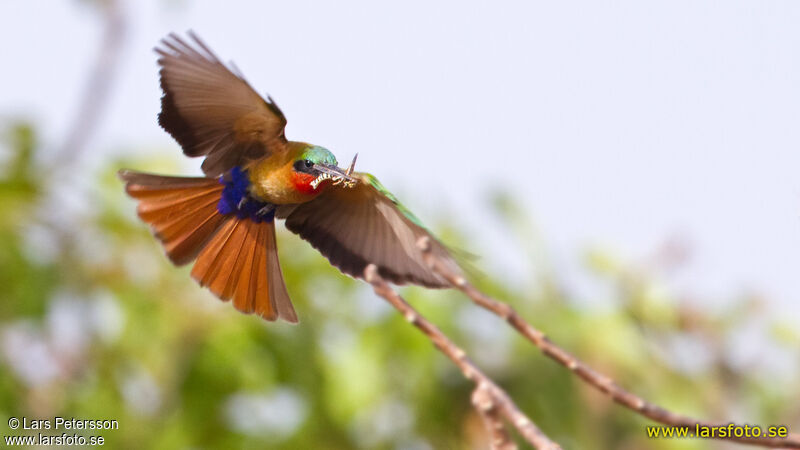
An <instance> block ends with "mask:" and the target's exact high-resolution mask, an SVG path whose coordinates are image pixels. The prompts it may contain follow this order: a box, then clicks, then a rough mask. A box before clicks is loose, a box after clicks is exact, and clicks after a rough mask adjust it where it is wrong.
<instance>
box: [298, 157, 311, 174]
mask: <svg viewBox="0 0 800 450" xmlns="http://www.w3.org/2000/svg"><path fill="white" fill-rule="evenodd" d="M313 167H314V163H313V162H311V160H308V159H298V160H297V161H295V162H294V170H296V171H298V172H305V173H311V169H312V168H313Z"/></svg>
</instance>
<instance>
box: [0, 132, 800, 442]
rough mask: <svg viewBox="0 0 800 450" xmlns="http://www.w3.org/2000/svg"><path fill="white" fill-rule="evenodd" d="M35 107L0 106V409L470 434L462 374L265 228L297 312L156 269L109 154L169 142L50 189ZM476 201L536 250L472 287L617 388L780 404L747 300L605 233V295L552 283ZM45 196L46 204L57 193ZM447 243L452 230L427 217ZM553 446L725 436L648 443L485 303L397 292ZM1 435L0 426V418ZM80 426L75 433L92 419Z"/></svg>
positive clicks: (0, 412)
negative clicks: (291, 320)
mask: <svg viewBox="0 0 800 450" xmlns="http://www.w3.org/2000/svg"><path fill="white" fill-rule="evenodd" d="M39 150H40V145H39V143H38V140H37V134H36V129H35V127H34V126H33V125H32V124H29V123H21V122H8V123H6V124H4V131H3V152H4V155H5V156H6V160H5V163H4V165H3V170H2V172H1V173H0V239H1V240H2V246H0V286H2V294H0V295H1V297H0V298H1V299H2V300H1V301H0V342H2V347H0V348H1V349H2V359H1V360H0V367H2V370H0V416H2V417H0V421H1V422H0V423H3V424H4V425H2V427H5V422H6V421H7V420H8V418H9V417H12V416H13V417H23V416H24V417H27V418H52V417H54V416H63V417H76V418H81V419H84V418H90V419H116V420H118V421H119V423H120V427H119V429H118V430H113V431H105V432H102V433H100V434H102V435H103V436H104V437H105V438H106V448H115V449H116V448H121V449H140V448H157V449H175V448H178V449H190V448H192V449H201V448H202V449H206V448H207V449H227V448H281V449H283V448H285V449H296V448H331V449H345V448H413V449H417V448H419V449H424V448H457V449H461V448H485V446H486V436H485V434H484V431H483V428H482V426H481V422H480V420H479V418H478V417H477V416H476V415H475V413H474V412H473V411H472V409H471V407H470V403H469V395H470V392H471V385H470V383H469V382H467V381H466V380H464V379H463V377H462V376H461V374H460V373H459V372H458V371H457V370H456V369H455V367H454V366H453V365H452V364H450V363H449V361H448V360H446V359H445V358H444V357H443V356H442V355H440V354H439V353H438V352H437V351H436V350H435V349H434V348H433V346H432V345H431V344H430V343H429V342H428V341H427V339H426V338H425V337H424V336H422V335H421V334H420V333H419V332H418V331H417V330H415V329H414V328H413V327H411V326H410V325H409V324H408V323H407V322H406V321H405V320H403V319H402V318H401V317H400V316H399V315H398V314H396V313H395V312H394V311H393V310H391V309H390V308H389V307H388V306H387V305H385V304H383V302H382V300H381V299H380V298H378V297H376V296H375V295H374V294H373V293H372V291H371V289H369V288H368V287H367V286H365V285H364V284H363V283H361V282H358V281H355V280H353V279H350V278H348V277H345V276H343V275H341V274H340V273H338V271H336V270H335V269H333V268H332V267H330V266H329V265H328V264H327V262H326V260H325V259H324V258H322V257H321V256H320V255H318V254H317V253H316V252H315V251H314V250H313V249H311V248H310V246H308V245H307V244H306V243H305V242H303V241H301V240H299V239H298V238H296V237H295V236H294V235H291V234H289V233H287V232H285V231H281V232H280V233H279V236H278V240H279V248H280V253H281V261H282V264H283V268H284V272H285V275H286V281H287V284H288V288H289V291H290V293H291V295H292V297H293V299H294V301H295V304H296V308H297V310H298V312H299V314H300V316H301V323H300V324H299V325H296V326H292V325H288V324H285V323H267V322H264V321H262V320H260V319H258V318H256V317H253V316H246V315H243V314H240V313H238V312H236V311H235V310H234V309H233V308H231V307H229V305H226V304H223V303H221V302H219V301H218V300H216V299H215V298H214V297H213V296H212V295H210V294H209V293H208V292H206V291H205V290H203V289H201V288H199V287H198V286H196V285H195V284H194V282H193V281H192V280H191V279H190V277H189V275H188V268H177V269H176V268H174V267H172V266H171V265H170V264H169V263H168V262H167V260H166V258H165V257H164V256H163V254H162V251H161V249H160V247H159V245H158V244H157V243H156V241H155V240H154V239H153V238H152V236H151V235H150V233H149V231H148V230H147V228H146V227H145V226H144V225H143V224H142V223H140V222H139V221H138V220H137V219H136V218H135V214H134V209H135V208H134V203H133V202H132V201H131V200H130V199H127V198H126V197H125V196H124V194H123V192H122V188H121V184H120V182H119V181H118V180H117V179H116V177H115V176H114V174H115V172H116V170H117V168H118V167H121V166H123V165H124V166H127V167H137V168H140V169H145V170H153V171H160V172H174V171H175V170H178V169H177V168H176V167H175V166H174V164H172V163H170V162H169V161H115V162H112V163H110V164H108V165H107V166H104V167H101V168H100V169H99V170H98V171H97V172H96V173H92V174H87V175H86V176H87V180H86V183H85V184H86V189H85V192H86V195H87V198H86V199H85V200H87V202H86V203H87V204H89V205H91V208H83V209H81V208H78V211H73V212H72V213H71V216H70V217H62V216H59V215H54V214H53V211H54V210H62V209H61V208H57V207H55V206H54V205H53V204H52V198H53V194H54V192H55V191H57V190H58V189H59V183H58V180H59V179H60V177H61V175H59V174H58V171H57V170H54V169H52V168H49V167H48V166H47V164H45V163H43V162H40V161H41V158H37V153H38V152H39ZM488 198H490V200H488V201H487V202H486V205H485V206H486V209H487V211H489V213H490V214H494V215H497V216H498V218H500V222H501V223H507V224H509V227H508V232H509V233H515V231H514V230H519V232H518V233H516V236H515V238H516V239H518V240H519V241H520V243H521V245H520V247H521V248H526V249H529V251H530V252H531V254H539V256H538V257H537V267H539V269H540V270H538V271H537V272H536V273H534V274H532V276H531V278H530V280H529V283H527V284H526V285H521V286H515V287H510V286H508V285H504V284H499V283H495V282H493V281H492V280H493V279H494V277H493V276H492V275H493V274H492V272H491V268H486V267H484V268H483V269H484V271H485V274H484V275H483V276H481V277H478V278H477V284H478V285H479V286H480V288H482V289H484V290H485V291H487V292H488V293H490V294H492V295H494V296H496V297H497V298H500V299H504V300H506V301H508V302H510V303H511V304H512V305H513V306H514V307H516V308H517V309H518V310H519V312H520V313H521V314H522V315H523V316H524V317H526V318H528V319H529V320H530V321H531V322H532V323H534V324H535V325H537V326H538V327H540V328H541V329H543V330H544V331H546V332H547V333H549V335H550V336H551V337H552V339H553V340H555V341H556V342H557V343H560V344H561V345H563V346H564V347H565V348H567V349H569V350H570V351H572V352H574V353H575V354H576V355H578V356H579V357H581V358H583V359H584V360H585V361H587V362H588V363H590V364H592V365H593V366H595V367H596V368H597V369H599V370H601V371H603V372H605V373H606V374H608V375H610V376H612V377H614V378H615V379H616V380H618V382H619V383H620V384H621V385H623V386H626V387H628V388H630V389H632V390H633V391H635V392H637V393H639V394H641V395H643V396H645V397H646V398H648V399H651V400H652V401H654V402H657V403H659V404H662V405H664V406H666V407H668V408H671V409H673V410H675V411H678V412H681V413H686V414H692V415H697V416H701V417H707V418H711V419H720V420H722V419H726V418H733V419H736V420H741V421H746V422H747V423H751V424H752V423H757V424H764V425H766V424H787V425H790V426H791V424H793V423H798V422H799V421H798V418H800V409H799V407H798V405H800V402H798V401H797V399H798V390H799V389H800V384H799V383H798V380H792V379H787V378H786V377H782V376H780V374H779V373H775V374H770V375H769V376H764V372H763V370H760V369H761V368H760V367H759V366H758V364H752V363H747V362H745V363H743V362H742V361H741V360H740V359H741V358H740V357H739V355H738V354H739V352H737V345H741V343H742V342H743V341H742V340H741V333H742V330H746V329H749V328H751V327H752V326H753V325H754V324H762V325H764V324H766V326H765V328H764V327H762V328H761V329H766V330H768V331H770V332H768V333H766V334H762V335H757V336H756V337H754V338H753V339H756V341H757V342H758V345H763V346H765V348H766V349H767V350H769V352H770V353H772V354H773V355H772V356H773V357H777V358H784V360H785V362H786V364H788V365H789V366H791V367H789V366H787V370H788V369H789V368H791V369H792V370H795V371H796V369H797V368H796V367H795V365H796V364H797V363H798V360H797V359H796V358H795V359H792V358H791V355H793V354H795V355H796V351H797V348H798V335H797V331H796V330H793V329H791V328H789V327H786V326H781V324H780V321H779V320H774V319H770V318H768V317H764V316H763V315H762V314H761V312H760V311H761V309H760V308H759V305H760V304H761V300H759V299H758V298H753V297H748V296H742V297H741V298H739V299H734V300H732V301H730V302H728V304H729V305H731V306H730V307H728V308H727V309H724V310H714V311H713V313H712V312H710V311H706V310H704V309H703V308H702V307H701V306H700V305H701V304H702V303H700V302H695V301H687V300H685V299H680V298H676V297H674V296H672V295H671V294H670V292H669V291H668V290H667V289H666V288H664V286H663V285H661V284H660V283H659V281H658V277H657V276H655V275H653V271H649V270H643V269H642V268H641V267H639V268H638V269H637V268H636V267H637V265H636V264H632V263H625V262H622V261H619V260H617V259H615V257H614V256H613V254H611V253H610V252H602V251H590V252H587V254H586V266H585V270H587V271H589V272H591V273H592V274H593V276H595V277H597V278H598V279H601V280H604V281H605V282H606V283H607V284H608V285H609V286H610V287H611V292H612V297H613V302H612V304H613V307H609V308H604V309H601V308H586V307H585V306H581V304H582V302H580V301H577V300H578V299H573V298H570V297H569V296H568V295H566V294H565V293H564V292H566V291H567V290H566V289H564V286H562V285H560V282H559V281H558V279H559V278H558V276H557V275H558V274H556V273H554V271H553V270H552V269H549V268H548V267H549V265H548V264H547V262H546V260H542V258H541V253H542V252H539V251H537V246H538V245H539V244H537V242H538V241H539V240H538V239H534V238H533V237H532V236H531V233H529V232H526V230H530V229H532V228H533V227H532V224H531V223H530V219H529V218H528V217H527V216H526V215H525V214H524V212H522V211H520V210H519V209H518V208H516V207H515V203H514V200H513V198H512V197H510V196H507V195H502V194H495V195H491V196H488ZM54 208H55V209H54ZM436 229H437V230H439V231H440V234H441V235H442V236H444V238H445V240H447V241H448V242H453V243H456V244H457V245H458V244H459V243H463V242H465V241H466V239H465V237H464V236H460V235H459V232H458V227H457V226H455V225H454V224H447V223H440V224H439V226H437V227H436ZM402 292H403V294H404V295H405V297H406V298H407V299H408V300H409V301H410V302H411V303H412V304H413V305H415V306H416V307H417V308H419V310H420V311H421V312H422V313H423V314H424V315H425V316H427V317H428V318H429V319H430V320H432V321H433V322H435V323H436V324H437V325H439V326H440V327H441V328H442V329H443V330H444V331H445V332H446V333H447V334H448V335H449V336H450V337H452V338H453V339H454V340H455V341H456V342H458V343H459V344H461V345H462V346H463V347H464V348H465V349H466V350H467V351H468V353H469V354H470V355H471V356H472V357H473V358H474V360H475V361H476V362H477V363H478V364H479V365H481V366H482V367H483V368H484V369H485V370H486V372H487V373H488V374H489V375H491V376H492V377H493V378H494V379H495V380H496V381H497V382H498V383H499V384H500V385H502V386H503V387H504V388H506V389H507V390H508V392H509V394H510V395H511V396H512V397H513V398H514V399H516V401H517V402H518V404H519V406H520V407H521V408H522V409H523V410H524V411H525V412H527V413H528V414H529V415H530V417H531V418H532V419H533V420H534V421H536V422H537V423H538V424H539V425H540V426H541V428H543V429H544V430H545V431H546V432H547V433H548V434H549V435H550V436H551V437H552V438H554V439H556V440H557V441H559V442H560V443H561V444H562V445H564V447H565V448H576V449H577V448H580V449H609V448H615V449H618V448H623V449H624V448H629V449H638V448H654V449H659V448H680V449H694V448H710V447H725V446H726V445H727V446H728V447H730V446H731V445H732V444H714V443H709V442H705V441H699V440H649V439H647V437H646V433H645V430H644V426H645V425H646V424H647V423H648V422H647V421H645V420H644V419H642V418H640V417H638V416H636V415H634V414H633V413H631V412H629V411H627V410H625V409H622V408H620V407H618V406H615V405H614V404H613V403H611V402H610V401H609V400H608V399H606V398H604V397H603V396H602V395H600V394H598V393H597V392H595V391H593V390H591V389H589V388H587V387H586V386H585V385H583V384H582V383H580V382H579V381H578V380H577V379H576V377H574V376H572V375H571V374H570V373H569V372H568V371H566V370H565V369H564V368H562V367H560V366H558V365H556V364H554V363H553V362H551V361H550V360H548V359H547V358H545V357H544V356H542V355H541V354H540V353H539V352H538V351H537V350H536V349H535V348H533V347H532V346H531V345H529V344H528V343H527V342H526V341H524V340H523V339H521V338H520V337H518V336H517V335H515V334H513V333H512V332H511V331H510V330H509V329H508V327H507V326H506V325H505V324H504V323H503V322H502V321H501V320H499V319H498V318H496V317H494V316H491V315H490V314H488V313H487V312H485V311H483V310H480V309H478V308H477V307H476V306H474V305H473V304H471V303H470V302H469V301H468V300H467V299H465V298H463V297H462V296H460V295H459V294H457V293H456V292H453V291H426V290H423V289H419V288H404V289H402ZM5 433H8V430H7V429H4V434H5ZM89 434H91V433H89Z"/></svg>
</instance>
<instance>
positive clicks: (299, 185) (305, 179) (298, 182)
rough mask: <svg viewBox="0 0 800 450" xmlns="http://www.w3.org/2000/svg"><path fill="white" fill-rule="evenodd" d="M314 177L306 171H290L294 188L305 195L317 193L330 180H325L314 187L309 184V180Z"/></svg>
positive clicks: (312, 179)
mask: <svg viewBox="0 0 800 450" xmlns="http://www.w3.org/2000/svg"><path fill="white" fill-rule="evenodd" d="M315 178H317V177H315V176H314V175H311V174H308V173H302V172H292V183H293V184H294V188H295V189H297V190H298V191H300V192H302V193H303V194H307V195H313V194H318V193H320V192H321V191H322V189H323V188H324V187H325V186H327V185H328V183H329V182H330V180H325V181H323V182H322V183H320V184H318V185H317V187H316V189H315V188H314V187H312V186H311V182H312V181H314V179H315Z"/></svg>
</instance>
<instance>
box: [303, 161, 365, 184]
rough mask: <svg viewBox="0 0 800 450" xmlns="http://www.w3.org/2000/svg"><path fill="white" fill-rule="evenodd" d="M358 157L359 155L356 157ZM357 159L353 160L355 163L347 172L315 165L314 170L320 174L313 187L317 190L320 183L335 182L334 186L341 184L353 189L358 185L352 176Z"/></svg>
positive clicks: (327, 166) (334, 167)
mask: <svg viewBox="0 0 800 450" xmlns="http://www.w3.org/2000/svg"><path fill="white" fill-rule="evenodd" d="M356 156H358V155H356ZM355 163H356V159H355V158H353V162H352V163H351V164H350V167H349V168H348V169H347V171H343V170H342V169H340V168H339V167H336V166H333V165H330V166H329V165H323V164H314V166H313V167H314V170H316V171H317V172H320V174H319V175H318V176H317V178H315V179H314V181H312V182H311V187H312V188H314V189H316V188H317V186H319V184H320V183H322V182H323V181H325V180H333V185H334V186H335V185H337V184H341V185H343V186H344V187H348V188H351V187H353V186H355V185H356V183H358V179H357V178H353V177H352V176H351V174H352V173H353V168H354V167H355Z"/></svg>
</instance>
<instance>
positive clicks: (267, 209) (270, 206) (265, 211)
mask: <svg viewBox="0 0 800 450" xmlns="http://www.w3.org/2000/svg"><path fill="white" fill-rule="evenodd" d="M273 211H275V205H273V204H272V203H267V204H265V205H264V206H263V207H262V208H261V209H259V210H258V211H256V215H257V216H260V217H264V216H266V215H268V214H270V213H272V212H273Z"/></svg>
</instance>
